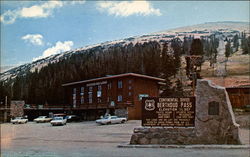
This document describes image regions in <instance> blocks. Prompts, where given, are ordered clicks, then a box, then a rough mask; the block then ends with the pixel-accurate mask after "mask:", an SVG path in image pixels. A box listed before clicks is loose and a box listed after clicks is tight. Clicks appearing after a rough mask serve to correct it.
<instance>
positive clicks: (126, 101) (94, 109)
mask: <svg viewBox="0 0 250 157" xmlns="http://www.w3.org/2000/svg"><path fill="white" fill-rule="evenodd" d="M163 81H164V79H161V78H157V77H152V76H147V75H141V74H135V73H125V74H119V75H112V76H107V77H101V78H95V79H90V80H84V81H78V82H71V83H66V84H63V85H62V86H63V87H65V91H66V99H67V100H66V102H67V104H69V105H70V106H71V111H72V112H73V113H74V114H77V115H80V116H81V117H82V118H83V119H84V120H92V119H96V118H98V117H99V116H101V115H104V114H105V113H109V114H115V115H118V116H126V117H127V118H128V119H141V99H142V97H158V96H159V87H160V85H161V84H162V82H163Z"/></svg>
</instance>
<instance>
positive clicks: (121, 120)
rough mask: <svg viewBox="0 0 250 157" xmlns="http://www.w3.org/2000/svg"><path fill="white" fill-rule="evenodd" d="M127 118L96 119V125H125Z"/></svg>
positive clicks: (109, 117)
mask: <svg viewBox="0 0 250 157" xmlns="http://www.w3.org/2000/svg"><path fill="white" fill-rule="evenodd" d="M126 121H127V118H122V117H120V118H119V117H117V116H105V117H104V118H101V119H97V120H96V123H97V124H116V123H125V122H126Z"/></svg>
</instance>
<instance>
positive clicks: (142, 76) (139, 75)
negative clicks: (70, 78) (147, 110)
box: [62, 73, 165, 86]
mask: <svg viewBox="0 0 250 157" xmlns="http://www.w3.org/2000/svg"><path fill="white" fill-rule="evenodd" d="M126 76H134V77H140V78H146V79H150V80H155V81H165V80H164V79H162V78H158V77H152V76H148V75H142V74H136V73H125V74H119V75H111V76H106V77H99V78H94V79H90V80H83V81H77V82H70V83H65V84H63V85H62V86H70V85H75V84H80V83H89V82H95V81H102V80H107V79H113V78H120V77H126Z"/></svg>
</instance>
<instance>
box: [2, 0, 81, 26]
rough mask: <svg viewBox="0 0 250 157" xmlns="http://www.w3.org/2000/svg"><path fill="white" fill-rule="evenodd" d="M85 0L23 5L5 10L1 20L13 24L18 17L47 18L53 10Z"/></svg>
mask: <svg viewBox="0 0 250 157" xmlns="http://www.w3.org/2000/svg"><path fill="white" fill-rule="evenodd" d="M84 3H85V1H48V2H43V3H41V4H39V5H33V6H30V7H23V8H20V9H16V10H8V11H6V12H4V13H3V14H2V15H1V17H0V20H1V22H3V23H5V24H12V23H14V22H15V21H16V19H17V18H46V17H48V16H51V15H52V13H53V10H54V9H56V8H61V7H63V6H64V5H75V4H84Z"/></svg>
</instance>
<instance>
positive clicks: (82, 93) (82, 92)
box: [80, 87, 84, 95]
mask: <svg viewBox="0 0 250 157" xmlns="http://www.w3.org/2000/svg"><path fill="white" fill-rule="evenodd" d="M80 95H84V87H81V93H80Z"/></svg>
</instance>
